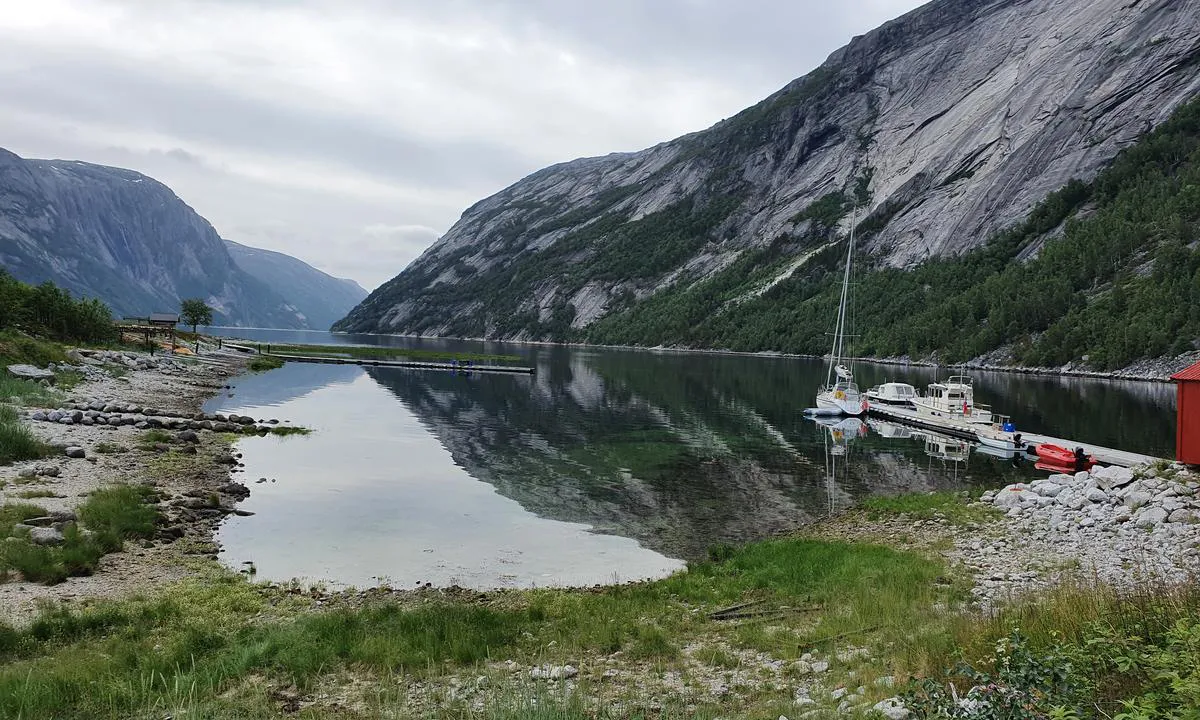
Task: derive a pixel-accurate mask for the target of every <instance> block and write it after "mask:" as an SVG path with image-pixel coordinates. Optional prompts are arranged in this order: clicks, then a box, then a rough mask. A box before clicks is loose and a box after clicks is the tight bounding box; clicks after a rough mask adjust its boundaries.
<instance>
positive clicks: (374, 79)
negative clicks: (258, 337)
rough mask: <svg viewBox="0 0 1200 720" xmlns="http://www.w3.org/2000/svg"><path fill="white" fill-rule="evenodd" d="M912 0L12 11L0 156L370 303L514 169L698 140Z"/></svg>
mask: <svg viewBox="0 0 1200 720" xmlns="http://www.w3.org/2000/svg"><path fill="white" fill-rule="evenodd" d="M920 4H922V3H921V0H853V1H851V2H836V3H835V2H829V1H828V0H608V1H607V2H595V1H594V0H420V1H418V0H153V1H152V2H151V1H149V0H37V2H19V1H18V0H11V1H10V2H7V3H4V8H3V11H2V12H0V147H4V148H6V149H8V150H11V151H13V152H15V153H17V154H18V155H21V156H24V157H36V158H63V159H72V160H84V161H88V162H95V163H101V164H105V165H116V166H120V167H126V168H131V169H134V170H138V171H140V172H143V173H145V174H147V175H150V176H152V177H154V178H156V179H158V180H161V181H162V182H164V183H166V184H167V185H169V186H170V187H171V188H172V189H173V190H174V191H175V193H176V194H177V195H179V197H181V198H182V199H183V200H184V201H185V202H187V203H188V204H189V205H190V206H192V207H193V208H194V209H195V210H196V211H197V212H199V213H200V214H201V215H203V216H204V217H205V218H207V219H208V220H209V221H210V222H211V223H212V224H213V225H214V226H215V227H216V229H217V231H218V232H219V233H220V234H221V236H222V237H225V238H228V239H230V240H234V241H237V242H240V243H243V244H247V245H252V246H256V247H262V248H267V249H270V250H278V251H280V252H285V253H288V254H290V255H294V256H296V257H298V258H300V259H302V260H304V261H305V262H308V263H309V264H311V265H313V266H314V267H317V268H319V269H321V270H323V271H325V272H328V273H330V274H332V275H335V276H338V277H348V278H352V279H354V280H356V281H358V282H359V283H360V284H361V285H363V286H364V287H366V288H367V289H372V288H374V287H376V286H378V285H379V284H381V283H383V282H385V281H386V280H388V279H390V278H391V277H393V276H395V275H396V274H397V273H399V272H400V271H401V270H402V269H403V268H404V266H405V265H407V264H408V263H409V262H410V261H412V260H413V259H415V258H416V257H417V256H418V255H419V254H420V253H421V251H422V250H424V249H425V248H426V247H428V246H429V245H430V244H431V243H432V242H433V241H434V240H436V239H437V238H438V237H439V236H440V235H441V234H442V233H444V232H445V231H446V230H448V229H449V228H450V226H451V225H452V224H453V223H454V222H455V221H456V220H457V219H458V217H459V216H460V215H461V214H462V211H463V210H465V209H466V208H467V207H468V206H470V205H472V204H473V203H475V202H477V201H478V200H481V199H482V198H484V197H487V196H489V195H491V194H493V193H495V192H498V191H499V190H502V189H503V188H505V187H507V186H509V185H511V184H512V183H514V182H516V181H517V180H519V179H521V178H522V177H524V176H526V175H528V174H529V173H531V172H533V171H535V170H538V169H539V168H542V167H545V166H547V165H551V164H554V163H557V162H563V161H566V160H571V159H574V158H577V157H585V156H592V155H604V154H607V153H610V152H618V151H630V150H639V149H641V148H644V147H649V146H651V145H654V144H656V143H659V142H662V141H665V140H670V139H671V138H674V137H678V136H680V135H683V134H685V133H689V132H693V131H696V130H701V129H703V128H706V127H708V126H710V125H712V124H713V123H715V122H717V121H719V120H721V119H723V118H726V117H729V116H730V115H733V114H735V113H736V112H738V111H739V110H741V109H743V108H745V107H748V106H750V105H752V104H754V103H755V102H757V101H758V100H761V99H762V98H764V97H766V96H767V95H769V94H770V93H772V92H774V91H775V90H777V89H779V88H780V87H782V86H783V85H785V84H786V83H788V82H789V81H791V80H792V79H794V78H797V77H799V76H801V75H804V74H805V73H807V72H808V71H810V70H812V69H813V68H815V67H816V66H818V65H819V64H820V63H821V62H822V61H823V60H824V59H825V57H826V56H828V54H829V53H830V52H832V51H833V50H835V49H837V48H838V47H840V46H842V45H844V44H845V43H846V42H847V41H849V40H850V38H851V37H853V36H855V35H860V34H862V33H864V32H866V31H868V30H870V29H872V28H874V27H876V26H878V25H880V24H882V23H883V22H885V21H887V20H889V19H891V18H894V17H898V16H899V15H902V14H903V13H905V12H907V11H909V10H911V9H913V8H914V7H916V6H918V5H920Z"/></svg>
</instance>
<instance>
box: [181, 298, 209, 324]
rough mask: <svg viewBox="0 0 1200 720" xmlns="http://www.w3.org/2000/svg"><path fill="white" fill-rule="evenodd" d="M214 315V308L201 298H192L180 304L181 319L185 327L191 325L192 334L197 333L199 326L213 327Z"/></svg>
mask: <svg viewBox="0 0 1200 720" xmlns="http://www.w3.org/2000/svg"><path fill="white" fill-rule="evenodd" d="M212 313H213V311H212V308H210V307H209V306H208V303H206V302H204V300H202V299H200V298H192V299H191V300H184V301H183V302H181V303H179V319H180V320H182V321H183V324H184V325H191V326H192V332H196V326H197V325H211V324H212V319H213V315H212Z"/></svg>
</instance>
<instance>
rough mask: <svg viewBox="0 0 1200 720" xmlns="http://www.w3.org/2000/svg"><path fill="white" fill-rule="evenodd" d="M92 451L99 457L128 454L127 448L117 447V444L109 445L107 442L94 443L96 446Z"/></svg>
mask: <svg viewBox="0 0 1200 720" xmlns="http://www.w3.org/2000/svg"><path fill="white" fill-rule="evenodd" d="M93 449H94V450H95V451H96V452H98V453H100V454H101V455H120V454H122V453H127V452H129V448H127V447H125V446H124V445H119V444H117V443H111V442H108V441H103V442H98V443H96V446H95V448H93Z"/></svg>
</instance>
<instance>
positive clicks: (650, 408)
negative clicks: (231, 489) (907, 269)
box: [209, 338, 1173, 587]
mask: <svg viewBox="0 0 1200 720" xmlns="http://www.w3.org/2000/svg"><path fill="white" fill-rule="evenodd" d="M252 339H261V340H263V341H269V340H270V338H252ZM358 339H359V340H361V338H358ZM386 340H387V342H388V343H394V342H396V341H397V339H395V338H387V339H386ZM423 346H427V345H423ZM474 349H475V350H477V351H478V350H479V346H476V347H475V348H474ZM486 351H487V352H498V351H499V352H509V353H513V352H515V353H517V354H522V355H525V356H526V357H528V358H529V361H530V363H531V364H534V365H536V367H537V368H538V373H537V374H536V375H534V376H511V375H478V374H475V375H461V374H452V373H449V372H413V371H408V370H401V369H393V368H357V367H344V366H324V365H317V366H312V365H307V366H306V365H297V364H289V365H288V366H286V367H285V368H283V369H281V370H277V371H272V372H270V373H266V374H262V375H257V376H249V377H246V378H242V379H239V380H238V381H237V382H236V387H235V390H234V392H233V397H222V398H217V399H215V400H214V401H213V402H212V403H210V405H209V409H210V410H214V411H216V410H221V411H230V412H239V413H245V414H251V415H257V416H269V417H281V418H283V417H284V416H286V419H289V420H291V421H293V422H297V423H301V424H305V425H309V426H312V427H314V428H315V429H316V431H317V432H316V433H314V434H313V435H312V436H309V437H303V438H288V439H282V440H281V439H279V438H249V439H246V440H242V441H240V443H239V447H240V448H241V449H242V451H243V452H244V453H245V461H246V463H247V470H248V471H249V472H248V473H247V474H248V475H249V476H251V477H250V478H249V480H248V481H247V482H248V483H249V484H250V487H251V489H252V491H253V492H254V494H253V495H252V496H251V498H250V500H248V501H247V504H246V507H247V509H250V510H254V511H256V512H257V514H256V515H255V516H254V517H248V518H234V519H232V520H231V521H230V522H228V523H227V524H226V525H225V526H224V528H223V530H222V532H221V537H220V539H221V541H222V543H223V544H224V546H225V557H226V559H227V561H228V562H230V563H231V564H236V563H239V562H242V561H244V560H253V561H254V562H255V563H256V564H257V566H258V569H259V575H260V577H270V578H272V579H288V578H290V577H291V576H292V575H299V576H304V577H307V578H311V579H328V580H333V581H339V582H345V583H355V584H370V583H372V582H377V581H378V579H379V577H380V576H383V577H386V578H387V579H390V580H391V581H392V582H394V583H395V584H397V585H403V584H406V583H408V584H411V583H415V582H417V581H428V582H435V583H436V584H447V583H450V582H458V583H460V584H464V585H473V586H476V587H493V586H499V585H529V584H579V583H590V582H608V581H611V580H613V579H614V578H620V579H632V578H634V577H646V576H654V575H661V574H663V573H665V572H669V571H671V570H673V569H675V568H678V567H680V564H679V562H678V561H672V560H669V559H670V558H677V559H695V558H700V557H704V556H705V554H706V551H707V549H708V548H710V547H711V546H713V545H715V544H718V543H737V542H744V541H750V540H755V539H760V538H765V537H770V536H772V535H776V534H778V533H782V532H787V531H790V530H794V529H796V528H799V527H802V526H803V525H805V524H807V523H810V522H812V521H813V520H814V519H816V518H819V517H822V516H824V515H826V514H828V513H830V512H836V511H838V510H841V509H843V508H846V507H848V506H851V505H852V504H854V502H856V501H857V500H858V499H860V498H862V497H864V496H867V495H871V494H877V493H888V494H893V493H900V492H907V491H913V490H934V489H946V488H967V487H972V486H976V487H978V486H984V485H987V486H995V485H999V484H1002V483H1006V482H1012V481H1014V480H1017V479H1023V478H1027V477H1031V476H1033V475H1034V474H1035V471H1034V470H1033V469H1032V468H1031V467H1029V466H1028V465H1027V464H1026V465H1022V464H1020V463H1019V462H1018V463H1016V465H1015V466H1014V462H1013V461H1012V460H1011V459H1010V458H1003V457H992V456H989V455H985V454H980V453H978V452H976V451H974V450H973V449H972V448H970V447H969V446H967V445H965V444H963V443H960V442H959V441H955V440H952V439H949V438H944V439H943V438H939V437H936V436H934V435H933V434H929V433H925V434H919V433H914V432H912V431H910V430H907V429H904V428H902V427H899V428H898V427H894V426H887V425H886V424H880V423H878V422H876V421H874V420H870V421H868V422H866V423H864V422H862V421H859V420H857V419H854V420H853V421H852V422H851V421H835V422H832V423H830V422H825V423H816V422H813V421H811V420H807V419H805V418H804V417H803V416H802V413H801V411H802V409H803V408H804V407H806V406H807V405H808V404H809V403H810V402H811V399H812V398H811V396H812V394H813V390H814V389H815V388H816V386H817V384H818V383H819V381H820V379H821V377H822V376H823V373H824V368H823V366H822V365H821V364H820V363H818V362H814V361H807V360H801V359H794V358H777V357H746V356H728V355H715V354H712V355H708V354H681V353H654V352H633V351H616V350H613V351H610V350H596V349H579V348H563V347H541V346H513V345H497V344H494V343H493V344H489V345H488V346H487V349H486ZM904 372H905V371H903V370H902V369H895V368H870V367H868V368H867V369H865V370H864V369H860V370H859V375H860V381H861V382H864V383H873V382H879V381H882V380H884V379H899V380H905V381H907V382H912V383H913V384H915V385H918V387H920V386H921V385H923V384H924V383H925V382H929V381H931V380H932V376H933V374H932V372H925V371H922V370H918V371H914V372H912V373H909V374H904ZM922 375H925V377H924V378H923V377H921V376H922ZM1044 380H1045V379H1041V378H1038V379H1025V382H1021V381H1020V379H1016V380H1014V379H1013V376H1006V377H1004V378H1002V379H1001V381H999V382H998V383H994V382H993V379H992V378H990V377H988V378H981V379H980V381H979V382H977V387H978V388H979V390H978V392H977V395H978V396H979V399H980V401H982V402H991V403H992V404H993V405H995V406H996V407H998V408H1001V409H1002V410H1003V411H1007V413H1008V414H1011V415H1013V416H1014V417H1016V419H1017V421H1018V423H1019V424H1022V423H1024V422H1025V420H1024V419H1023V413H1024V414H1025V416H1027V417H1029V418H1030V419H1029V422H1030V423H1038V422H1043V423H1044V422H1048V418H1047V417H1046V415H1048V414H1050V413H1051V412H1060V411H1061V412H1066V413H1071V414H1072V416H1077V415H1079V414H1080V413H1090V414H1091V416H1092V417H1093V418H1096V423H1095V424H1096V425H1099V426H1101V427H1098V428H1095V429H1093V431H1092V432H1093V433H1095V434H1097V435H1099V436H1101V437H1107V438H1112V440H1110V441H1109V443H1108V444H1110V445H1115V446H1118V447H1122V446H1125V447H1128V449H1131V450H1140V451H1143V452H1145V451H1147V449H1148V448H1147V446H1150V449H1153V445H1154V442H1156V441H1154V440H1149V439H1148V436H1147V435H1145V433H1147V432H1151V433H1153V432H1167V431H1169V432H1173V427H1171V426H1170V420H1163V419H1162V418H1163V417H1165V416H1168V415H1169V414H1170V412H1171V410H1170V409H1169V406H1170V402H1169V400H1166V399H1165V395H1166V394H1167V393H1165V392H1159V391H1158V390H1157V389H1155V386H1147V385H1143V384H1136V385H1133V386H1132V391H1130V390H1128V389H1127V388H1125V387H1123V386H1121V385H1115V384H1114V385H1113V386H1111V387H1107V386H1106V387H1104V388H1102V389H1097V388H1096V385H1097V384H1096V383H1094V382H1093V383H1092V384H1087V383H1085V384H1083V385H1082V386H1073V385H1070V384H1067V385H1062V384H1058V385H1056V384H1054V383H1047V382H1044ZM1081 387H1082V389H1081ZM997 388H1001V389H1002V390H1003V392H1004V393H1005V397H999V396H997V395H996V394H995V393H996V392H997ZM1146 388H1150V390H1149V391H1147V390H1146ZM1164 390H1169V387H1167V388H1164ZM989 395H992V396H991V397H989ZM1031 402H1032V403H1035V404H1036V405H1037V407H1038V408H1039V409H1040V410H1039V411H1038V412H1028V411H1027V410H1025V405H1026V404H1027V403H1031ZM1129 418H1132V419H1135V420H1136V419H1139V418H1140V419H1141V420H1142V421H1143V423H1142V425H1140V426H1139V427H1138V428H1137V429H1134V430H1130V429H1128V428H1126V427H1123V425H1124V423H1123V422H1122V419H1129ZM1110 419H1111V421H1110ZM1071 422H1072V423H1073V422H1076V420H1072V421H1071ZM1147 423H1149V424H1150V425H1151V427H1150V429H1149V431H1148V430H1147V427H1146V425H1147ZM1155 423H1157V425H1158V429H1157V430H1155V428H1154V427H1153V426H1154V424H1155ZM1024 427H1026V428H1027V429H1030V430H1033V429H1041V428H1034V427H1030V426H1029V425H1024ZM1168 428H1169V429H1168ZM1069 431H1070V429H1069V428H1068V429H1067V430H1066V432H1069ZM1078 439H1090V438H1083V437H1079V438H1078ZM1122 443H1124V445H1122ZM1131 445H1132V446H1131ZM260 474H261V475H262V476H269V477H271V478H275V479H276V480H277V482H275V483H271V482H268V483H265V484H258V483H255V482H254V479H255V478H257V477H258V476H259V475H260ZM485 488H486V490H485ZM481 490H483V492H482V493H481V492H480V491H481ZM468 510H469V514H470V517H467V514H468V512H467V511H468ZM605 538H609V539H608V540H606V539H605ZM630 541H636V542H630ZM418 545H419V546H420V547H417V546H418ZM501 551H502V552H501Z"/></svg>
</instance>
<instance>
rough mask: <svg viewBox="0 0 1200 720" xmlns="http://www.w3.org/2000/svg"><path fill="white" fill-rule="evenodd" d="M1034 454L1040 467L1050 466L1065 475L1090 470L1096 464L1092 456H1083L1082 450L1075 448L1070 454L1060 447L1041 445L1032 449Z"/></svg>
mask: <svg viewBox="0 0 1200 720" xmlns="http://www.w3.org/2000/svg"><path fill="white" fill-rule="evenodd" d="M1034 452H1035V453H1037V456H1038V460H1039V461H1040V462H1039V464H1040V465H1048V466H1052V467H1054V468H1055V469H1057V470H1060V471H1062V472H1067V473H1073V472H1079V471H1080V470H1091V469H1092V466H1093V465H1095V464H1096V462H1097V461H1096V457H1095V456H1094V455H1085V454H1084V452H1083V448H1077V449H1076V450H1075V451H1074V452H1072V451H1070V450H1068V449H1066V448H1065V447H1062V446H1061V445H1051V444H1050V443H1042V444H1041V445H1038V446H1037V448H1035V449H1034Z"/></svg>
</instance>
